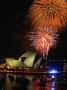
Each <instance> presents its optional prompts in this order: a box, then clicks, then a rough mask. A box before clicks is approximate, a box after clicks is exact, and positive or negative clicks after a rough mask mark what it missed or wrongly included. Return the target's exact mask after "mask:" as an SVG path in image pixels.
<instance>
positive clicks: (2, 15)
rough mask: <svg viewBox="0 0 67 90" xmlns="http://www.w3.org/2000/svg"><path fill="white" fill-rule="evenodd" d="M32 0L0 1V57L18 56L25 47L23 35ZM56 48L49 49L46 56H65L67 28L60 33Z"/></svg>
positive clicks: (27, 24) (26, 29)
mask: <svg viewBox="0 0 67 90" xmlns="http://www.w3.org/2000/svg"><path fill="white" fill-rule="evenodd" d="M32 1H33V0H16V2H14V0H13V1H11V0H9V2H8V1H5V2H4V1H2V2H1V8H0V9H1V11H0V58H4V57H19V56H20V55H21V54H22V53H23V52H24V51H25V48H26V46H25V45H26V41H25V40H24V36H25V34H26V33H27V32H29V30H28V29H29V27H30V23H29V21H28V19H27V17H26V15H27V13H28V10H29V7H30V5H31V3H32ZM59 38H60V39H59V42H58V44H57V46H56V48H54V49H52V50H50V52H49V55H48V58H54V59H59V58H61V59H63V58H67V30H66V28H65V27H64V32H62V33H61V34H60V37H59Z"/></svg>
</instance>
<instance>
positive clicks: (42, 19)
mask: <svg viewBox="0 0 67 90" xmlns="http://www.w3.org/2000/svg"><path fill="white" fill-rule="evenodd" d="M28 17H29V19H30V21H31V23H32V27H33V28H35V29H39V27H40V28H43V27H44V26H45V27H46V28H48V27H49V28H52V30H57V31H58V30H61V28H62V27H64V26H65V24H66V23H67V2H66V1H64V0H35V1H34V2H33V4H32V6H31V8H30V10H29V14H28Z"/></svg>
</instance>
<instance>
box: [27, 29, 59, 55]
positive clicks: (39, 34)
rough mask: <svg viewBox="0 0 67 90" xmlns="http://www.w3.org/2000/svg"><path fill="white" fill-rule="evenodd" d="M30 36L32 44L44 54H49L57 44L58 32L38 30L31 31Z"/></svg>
mask: <svg viewBox="0 0 67 90" xmlns="http://www.w3.org/2000/svg"><path fill="white" fill-rule="evenodd" d="M28 38H29V40H30V42H31V44H30V46H33V47H34V48H35V50H36V51H37V52H38V53H40V54H42V55H43V56H47V55H48V51H49V49H50V48H51V47H52V46H53V45H55V44H56V39H57V34H56V32H52V31H51V30H48V29H46V30H38V31H33V32H30V33H29V34H28Z"/></svg>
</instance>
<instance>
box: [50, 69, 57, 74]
mask: <svg viewBox="0 0 67 90" xmlns="http://www.w3.org/2000/svg"><path fill="white" fill-rule="evenodd" d="M49 73H50V74H56V73H57V71H56V70H50V71H49Z"/></svg>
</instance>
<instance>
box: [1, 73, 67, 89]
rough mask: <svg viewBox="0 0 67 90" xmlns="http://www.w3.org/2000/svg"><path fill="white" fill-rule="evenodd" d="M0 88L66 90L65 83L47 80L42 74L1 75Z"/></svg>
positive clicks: (66, 85)
mask: <svg viewBox="0 0 67 90" xmlns="http://www.w3.org/2000/svg"><path fill="white" fill-rule="evenodd" d="M0 90H67V84H66V83H65V82H64V83H61V82H60V81H57V80H53V81H49V82H48V81H47V80H46V79H44V78H42V76H39V77H38V76H28V75H25V76H23V75H9V74H7V75H2V76H0Z"/></svg>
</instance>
